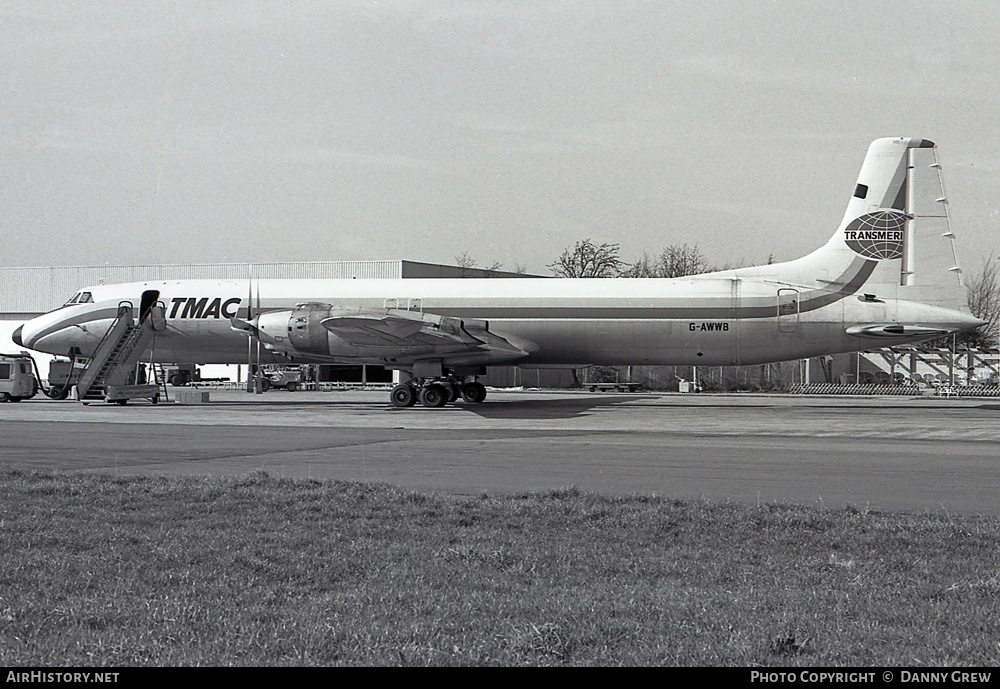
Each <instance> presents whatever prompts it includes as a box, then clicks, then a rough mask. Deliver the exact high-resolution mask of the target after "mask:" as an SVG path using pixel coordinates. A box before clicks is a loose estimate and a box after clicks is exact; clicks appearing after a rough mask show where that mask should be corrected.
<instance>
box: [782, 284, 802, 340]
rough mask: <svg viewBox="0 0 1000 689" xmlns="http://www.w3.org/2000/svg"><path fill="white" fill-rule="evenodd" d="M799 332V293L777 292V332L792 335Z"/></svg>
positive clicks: (790, 291) (792, 291)
mask: <svg viewBox="0 0 1000 689" xmlns="http://www.w3.org/2000/svg"><path fill="white" fill-rule="evenodd" d="M798 330H799V291H798V290H797V289H789V288H782V289H779V290H778V332H781V333H794V332H798Z"/></svg>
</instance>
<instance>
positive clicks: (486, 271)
mask: <svg viewBox="0 0 1000 689" xmlns="http://www.w3.org/2000/svg"><path fill="white" fill-rule="evenodd" d="M455 265H457V266H458V267H459V268H460V269H461V271H462V274H461V277H463V278H467V277H469V276H470V275H473V274H474V271H476V270H481V271H482V273H483V276H484V277H496V274H497V273H498V272H500V270H501V269H502V268H503V264H502V263H501V262H500V261H494V262H493V263H491V264H490V265H488V266H486V267H485V268H477V267H476V259H474V258H472V256H470V255H469V252H468V251H463V252H462V253H460V254H459V255H458V256H456V257H455ZM520 272H522V273H523V272H524V270H523V269H522V270H521V271H520Z"/></svg>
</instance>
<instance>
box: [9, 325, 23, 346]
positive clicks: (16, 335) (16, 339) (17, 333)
mask: <svg viewBox="0 0 1000 689" xmlns="http://www.w3.org/2000/svg"><path fill="white" fill-rule="evenodd" d="M23 328H24V326H23V325H19V326H17V330H15V331H14V333H13V334H12V335H11V336H10V339H12V340H14V343H15V344H16V345H17V346H18V347H23V346H24V343H23V342H22V341H21V330H22V329H23Z"/></svg>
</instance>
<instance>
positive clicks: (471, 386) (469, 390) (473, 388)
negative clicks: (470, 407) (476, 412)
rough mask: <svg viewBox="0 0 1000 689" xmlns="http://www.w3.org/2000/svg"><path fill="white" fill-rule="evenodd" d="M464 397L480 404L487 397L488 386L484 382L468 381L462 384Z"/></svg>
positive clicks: (468, 400)
mask: <svg viewBox="0 0 1000 689" xmlns="http://www.w3.org/2000/svg"><path fill="white" fill-rule="evenodd" d="M462 399H463V400H465V401H466V402H471V403H473V404H479V403H480V402H482V401H483V400H484V399H486V386H485V385H483V384H482V383H466V384H465V385H463V386H462Z"/></svg>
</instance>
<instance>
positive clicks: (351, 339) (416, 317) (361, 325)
mask: <svg viewBox="0 0 1000 689" xmlns="http://www.w3.org/2000/svg"><path fill="white" fill-rule="evenodd" d="M320 324H321V325H322V326H323V327H324V328H326V329H327V330H328V331H329V332H331V333H333V334H334V335H336V336H337V337H338V338H340V339H341V340H343V341H344V342H347V343H348V344H351V345H354V346H357V347H362V348H364V347H378V348H384V347H401V348H414V347H416V348H424V347H432V348H433V349H435V350H437V351H439V352H441V353H444V352H449V353H462V354H463V355H464V356H463V357H462V358H463V360H480V359H481V360H482V361H483V362H484V364H485V363H487V362H491V361H493V360H500V359H503V360H513V359H518V358H520V357H523V356H527V354H528V351H527V349H526V347H529V346H530V343H520V342H512V341H510V340H509V339H507V338H505V337H504V336H502V335H498V334H496V333H493V332H490V330H489V323H488V322H486V321H483V320H479V319H470V318H454V317H451V316H439V315H436V314H430V313H420V312H415V311H403V310H401V309H386V310H385V311H349V312H344V313H341V314H336V315H331V316H329V317H328V318H324V319H323V320H321V321H320ZM477 355H478V356H477Z"/></svg>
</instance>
